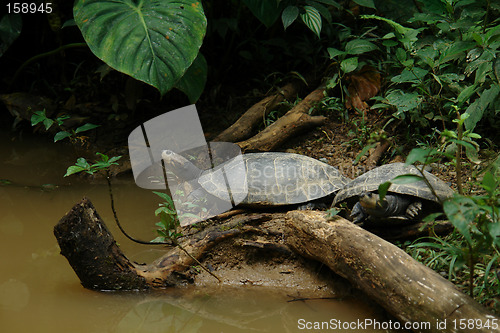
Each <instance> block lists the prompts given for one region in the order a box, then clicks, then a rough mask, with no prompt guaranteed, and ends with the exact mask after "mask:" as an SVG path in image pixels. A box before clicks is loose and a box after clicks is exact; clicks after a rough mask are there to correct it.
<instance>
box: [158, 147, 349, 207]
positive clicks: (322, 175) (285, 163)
mask: <svg viewBox="0 0 500 333" xmlns="http://www.w3.org/2000/svg"><path fill="white" fill-rule="evenodd" d="M239 156H241V159H239V158H238V157H239ZM239 156H237V157H236V158H234V159H231V160H228V161H226V162H224V163H222V164H220V165H218V166H216V167H215V168H213V169H209V170H201V169H199V168H198V167H197V166H195V165H194V164H193V163H191V162H190V161H188V160H187V159H186V158H185V157H183V156H181V155H179V154H177V153H175V152H173V151H170V150H164V151H163V152H162V159H163V161H164V163H165V165H166V166H171V167H172V166H173V174H174V175H175V177H176V178H177V180H180V181H188V182H190V183H191V184H194V186H192V187H194V188H193V189H192V193H193V194H194V196H195V197H196V198H200V196H206V195H207V194H208V195H210V196H214V197H216V198H218V199H221V200H223V201H229V200H230V199H231V202H232V203H233V204H234V205H248V206H282V205H293V204H302V203H306V202H310V201H313V200H316V199H320V198H323V197H326V196H330V195H334V194H335V193H336V192H337V191H339V190H340V189H341V188H343V187H344V186H345V185H346V184H347V183H348V182H349V181H350V179H349V178H347V177H345V176H343V175H342V174H341V173H340V171H339V170H337V169H336V168H335V167H333V166H331V165H328V164H326V163H323V162H321V161H319V160H317V159H314V158H311V157H308V156H304V155H299V154H293V153H284V152H265V153H248V154H242V155H239ZM222 170H224V172H222ZM169 184H171V182H170V180H169ZM227 184H228V185H230V186H229V189H230V192H231V196H232V198H229V197H228V194H227V192H228V190H227V189H228V185H227Z"/></svg>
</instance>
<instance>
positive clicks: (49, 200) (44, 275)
mask: <svg viewBox="0 0 500 333" xmlns="http://www.w3.org/2000/svg"><path fill="white" fill-rule="evenodd" d="M76 157H77V156H76V155H75V153H74V152H73V151H72V150H71V149H70V148H68V147H65V146H63V145H61V144H56V145H54V144H52V143H51V142H50V141H49V140H47V141H45V140H40V139H39V138H36V139H34V140H33V139H29V138H24V139H23V140H20V139H16V140H14V141H12V140H11V139H9V138H8V137H7V136H0V179H8V180H10V181H12V182H13V185H8V186H0V263H1V269H0V332H2V333H10V332H13V333H17V332H65V333H66V332H71V333H76V332H85V333H89V332H100V333H101V332H148V333H150V332H165V333H168V332H209V333H210V332H302V331H304V329H300V328H301V323H302V326H304V327H305V325H306V323H310V324H312V323H313V322H326V321H330V320H332V319H333V320H335V319H336V320H341V321H357V320H358V319H361V320H364V319H365V318H376V317H375V313H376V312H377V311H376V310H375V309H374V308H373V307H369V306H368V305H367V304H366V303H363V302H362V301H360V300H344V301H339V300H311V301H307V302H287V300H289V299H290V297H288V296H287V295H286V294H287V291H276V292H269V290H264V289H259V288H257V287H251V288H248V287H242V288H238V289H234V288H230V287H227V286H224V285H222V286H220V287H219V288H217V290H211V291H210V292H208V291H206V290H197V289H195V288H188V289H176V290H164V291H161V292H129V293H116V292H96V291H90V290H86V289H84V288H83V287H82V286H81V285H80V283H79V280H78V278H77V276H76V275H75V273H74V272H73V270H72V269H71V267H70V266H69V264H68V262H67V261H66V259H65V258H64V257H62V256H61V255H60V254H59V249H58V246H57V242H56V239H55V237H54V236H53V234H52V229H53V227H54V225H55V224H56V223H57V222H58V221H59V219H60V218H61V217H62V216H63V215H64V214H65V213H66V212H67V211H68V210H69V209H70V208H71V207H72V206H73V205H74V204H75V203H76V202H78V201H79V200H80V199H81V198H82V197H83V196H87V197H89V198H90V199H91V200H92V202H93V203H94V205H95V206H96V208H97V210H98V212H99V213H100V215H101V217H102V218H103V219H104V220H105V221H107V222H108V223H107V225H108V227H109V228H110V230H111V232H112V233H113V235H114V236H115V238H116V240H117V241H118V242H119V243H120V245H121V247H122V249H123V250H124V252H125V253H126V255H127V256H129V258H131V259H132V260H136V261H149V260H151V259H153V258H156V257H158V256H160V255H161V253H162V250H161V248H155V247H150V246H145V245H138V244H135V243H132V242H130V241H128V240H127V239H126V238H124V237H123V236H122V235H121V234H120V233H119V231H118V229H117V228H116V226H115V225H114V224H113V223H112V222H111V221H113V220H112V213H111V210H110V208H109V199H108V193H107V187H106V186H105V185H104V184H96V185H92V184H88V183H85V182H81V181H79V180H78V179H77V177H74V176H72V177H69V178H64V179H63V178H62V175H63V174H64V172H65V170H66V167H67V166H68V165H70V164H72V163H74V161H75V160H76ZM47 183H51V184H56V185H58V186H59V187H58V188H56V189H55V190H53V191H43V190H42V189H41V188H40V187H39V185H42V184H47ZM114 188H115V195H116V198H115V199H116V206H117V210H118V213H119V215H120V218H121V220H122V223H123V224H124V225H125V228H126V229H128V230H130V231H131V233H133V234H134V235H135V236H137V237H141V238H143V239H146V240H149V239H152V238H154V237H155V234H154V223H155V218H154V214H153V211H154V209H155V208H156V207H157V204H158V200H157V199H156V196H155V195H153V194H151V192H150V191H145V190H141V189H139V188H138V187H137V186H135V184H134V183H133V181H132V179H128V180H119V181H117V184H116V185H115V187H114ZM138 221H142V223H138ZM288 292H290V291H288ZM376 319H377V320H379V321H381V320H383V319H380V318H376ZM312 331H314V332H319V331H325V330H312ZM331 331H342V330H341V329H336V330H333V329H332V330H331ZM349 332H380V331H376V330H373V329H364V330H363V329H360V330H349Z"/></svg>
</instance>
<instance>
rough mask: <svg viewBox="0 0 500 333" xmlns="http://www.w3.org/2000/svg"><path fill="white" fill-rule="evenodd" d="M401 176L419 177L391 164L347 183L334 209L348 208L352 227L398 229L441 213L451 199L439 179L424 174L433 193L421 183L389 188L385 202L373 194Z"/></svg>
mask: <svg viewBox="0 0 500 333" xmlns="http://www.w3.org/2000/svg"><path fill="white" fill-rule="evenodd" d="M404 174H415V175H419V176H421V174H420V171H419V170H418V169H417V168H416V167H415V166H413V165H411V166H407V165H406V164H404V163H392V164H386V165H383V166H380V167H378V168H375V169H373V170H371V171H368V172H366V173H364V174H362V175H361V176H359V177H357V178H356V179H354V180H353V181H351V182H350V183H348V184H347V185H346V186H345V187H344V188H343V189H342V190H340V191H339V192H338V194H337V196H336V197H335V200H334V202H333V204H334V205H336V204H337V203H340V202H342V201H347V202H348V203H350V204H351V205H352V204H353V202H354V200H355V199H356V198H357V199H358V201H357V202H356V204H354V206H353V208H352V210H351V217H352V218H353V222H354V223H363V224H365V225H379V226H380V225H400V224H405V223H414V222H418V221H420V220H421V219H422V218H423V217H425V216H427V215H429V214H430V213H433V212H438V211H439V210H440V209H441V202H442V201H443V200H445V199H447V198H449V197H451V196H452V195H453V190H452V189H451V188H450V187H449V186H448V185H447V184H446V183H445V182H443V181H442V180H441V179H439V178H437V177H436V176H434V175H432V174H431V173H429V172H427V171H424V177H425V178H426V179H427V180H428V181H429V184H430V185H431V187H432V188H433V190H434V192H433V191H431V189H430V188H429V187H428V185H427V184H426V182H425V181H424V180H420V181H417V182H414V183H409V184H394V183H393V184H391V187H390V188H389V190H388V192H387V194H386V196H385V198H384V199H383V200H382V201H381V200H380V197H379V194H378V193H377V190H378V187H379V185H380V184H382V183H385V182H387V181H390V180H392V179H393V178H394V177H396V176H399V175H404Z"/></svg>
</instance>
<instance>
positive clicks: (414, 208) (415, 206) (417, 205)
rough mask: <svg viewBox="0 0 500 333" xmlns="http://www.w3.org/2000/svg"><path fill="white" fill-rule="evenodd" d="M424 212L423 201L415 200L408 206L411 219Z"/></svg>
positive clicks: (408, 214) (407, 212) (407, 214)
mask: <svg viewBox="0 0 500 333" xmlns="http://www.w3.org/2000/svg"><path fill="white" fill-rule="evenodd" d="M421 212H422V201H415V202H412V203H410V204H409V205H408V207H407V208H406V216H407V217H408V218H410V219H416V218H417V217H418V216H419V215H420V213H421Z"/></svg>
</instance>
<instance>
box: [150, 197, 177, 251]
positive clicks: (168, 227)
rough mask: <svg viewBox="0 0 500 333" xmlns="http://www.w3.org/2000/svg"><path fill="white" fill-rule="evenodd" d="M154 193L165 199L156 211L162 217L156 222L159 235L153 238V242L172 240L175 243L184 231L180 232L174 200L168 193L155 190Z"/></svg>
mask: <svg viewBox="0 0 500 333" xmlns="http://www.w3.org/2000/svg"><path fill="white" fill-rule="evenodd" d="M153 193H154V194H156V195H157V196H159V197H160V198H161V199H162V200H164V201H163V202H162V203H160V204H159V206H160V207H159V208H158V209H156V211H155V215H156V216H159V217H160V222H158V223H156V224H155V225H156V226H157V227H158V229H157V230H156V232H157V233H158V237H156V238H155V239H153V240H152V242H155V243H165V242H167V241H170V242H172V243H175V242H176V240H177V239H178V238H179V237H181V236H182V233H179V232H178V229H179V227H180V222H179V219H178V218H177V211H176V210H175V205H174V201H173V200H172V198H171V197H170V196H169V195H168V194H166V193H162V192H155V191H153Z"/></svg>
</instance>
